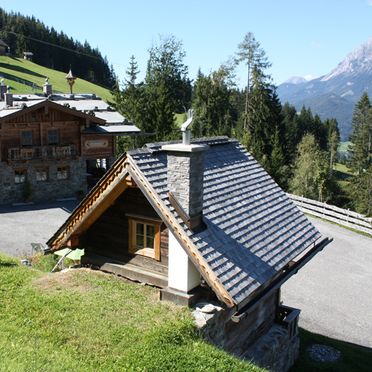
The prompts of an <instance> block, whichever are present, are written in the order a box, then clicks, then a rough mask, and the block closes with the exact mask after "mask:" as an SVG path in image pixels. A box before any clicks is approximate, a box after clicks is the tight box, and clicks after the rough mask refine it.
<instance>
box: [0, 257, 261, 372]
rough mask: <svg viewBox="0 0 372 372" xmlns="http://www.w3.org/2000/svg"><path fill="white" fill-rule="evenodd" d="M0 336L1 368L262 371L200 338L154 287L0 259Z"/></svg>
mask: <svg viewBox="0 0 372 372" xmlns="http://www.w3.org/2000/svg"><path fill="white" fill-rule="evenodd" d="M0 334H1V337H0V361H1V362H0V371H44V370H48V371H105V372H106V371H134V370H135V371H261V369H259V368H257V367H254V366H252V365H251V364H249V363H247V362H242V361H239V360H238V359H236V358H234V357H232V356H230V355H228V354H226V353H224V352H223V351H221V350H219V349H217V348H215V347H213V346H211V345H210V344H208V343H206V342H205V341H203V340H202V339H201V338H200V337H199V336H198V334H197V333H196V331H195V329H194V326H193V323H192V320H191V316H190V313H189V311H188V310H187V309H185V308H182V307H176V306H174V305H172V304H167V303H164V302H160V301H159V300H158V299H157V291H156V290H154V289H153V288H150V287H147V286H140V285H138V284H134V283H130V282H126V281H124V280H119V279H117V278H115V277H113V276H109V275H104V274H101V273H99V272H92V271H86V270H74V271H70V272H68V273H63V274H61V273H58V274H45V273H42V272H40V271H37V270H35V269H31V268H26V267H21V266H18V265H17V264H16V263H15V262H13V261H12V260H11V259H9V258H7V257H5V256H1V255H0ZM45 368H47V369H45Z"/></svg>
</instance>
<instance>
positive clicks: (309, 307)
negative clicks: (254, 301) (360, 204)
mask: <svg viewBox="0 0 372 372" xmlns="http://www.w3.org/2000/svg"><path fill="white" fill-rule="evenodd" d="M311 221H312V222H313V223H314V225H315V226H316V227H317V228H318V229H319V231H320V232H321V233H322V234H323V235H324V236H329V237H332V238H333V239H334V240H333V242H332V243H331V244H330V245H328V246H327V247H326V248H325V249H324V250H323V251H322V252H320V253H319V254H317V255H316V256H315V257H314V258H313V259H312V260H311V261H310V262H309V263H308V264H307V265H305V267H304V268H302V269H301V270H300V271H299V272H298V274H297V275H294V276H293V277H292V278H291V279H290V280H289V281H288V282H287V283H285V284H284V286H283V287H282V300H283V302H284V304H286V305H289V306H294V307H298V308H299V309H301V310H302V311H301V315H300V326H301V327H303V328H305V329H307V330H309V331H311V332H315V333H320V334H322V335H325V336H328V337H332V338H336V339H339V340H343V341H348V342H352V343H356V344H359V345H363V346H367V347H372V238H368V237H365V236H362V235H359V234H357V233H354V232H352V231H349V230H346V229H343V228H342V227H339V226H337V225H333V224H330V223H328V222H324V221H321V220H318V219H313V218H311Z"/></svg>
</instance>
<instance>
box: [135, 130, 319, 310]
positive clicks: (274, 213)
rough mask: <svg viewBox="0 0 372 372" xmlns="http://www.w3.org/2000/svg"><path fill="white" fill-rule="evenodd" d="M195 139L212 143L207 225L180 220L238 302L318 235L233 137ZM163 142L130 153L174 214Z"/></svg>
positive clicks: (206, 175) (208, 154)
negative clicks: (198, 228) (199, 229)
mask: <svg viewBox="0 0 372 372" xmlns="http://www.w3.org/2000/svg"><path fill="white" fill-rule="evenodd" d="M193 142H194V143H205V144H208V145H209V146H210V149H209V150H208V151H207V152H206V154H205V171H204V206H203V215H204V218H203V220H204V222H205V224H206V225H207V228H206V229H205V230H204V231H202V232H199V233H193V232H192V231H191V230H189V229H188V228H187V226H186V225H185V224H184V223H183V222H182V221H181V219H180V218H178V220H179V222H180V224H181V225H182V227H183V228H184V230H185V232H186V233H187V235H188V236H189V237H190V238H191V239H192V241H193V243H194V244H195V246H196V247H197V248H198V250H199V252H200V253H201V255H202V256H203V258H204V259H205V261H206V262H207V263H208V265H209V266H210V268H211V269H212V270H213V272H214V273H215V274H216V276H217V277H218V279H219V280H220V282H221V283H222V285H223V286H224V287H225V289H226V290H227V292H228V293H229V294H230V296H231V297H232V298H233V300H234V302H235V303H240V302H241V301H243V300H244V299H246V298H247V297H248V296H250V295H251V294H252V293H253V292H254V291H255V290H256V289H258V288H259V287H260V286H261V285H264V284H265V283H268V282H269V281H270V280H272V279H273V278H274V277H275V275H276V274H277V273H279V272H280V271H281V269H283V267H284V266H285V265H286V264H288V263H289V262H290V261H291V260H292V259H293V258H294V257H296V256H298V255H299V254H300V253H302V252H303V251H304V250H305V249H306V248H308V247H309V246H310V245H311V244H312V243H314V242H315V241H316V240H317V239H319V238H320V236H321V235H320V233H319V232H318V231H317V230H316V229H315V227H314V226H313V225H312V224H311V223H310V222H309V221H308V219H307V218H306V217H305V215H304V214H303V213H302V212H301V211H300V210H299V209H298V208H297V207H296V206H295V205H294V204H293V203H292V202H291V201H290V200H289V198H288V197H287V195H286V194H285V193H284V192H283V191H282V190H281V188H280V187H279V186H278V185H277V184H276V183H275V182H274V181H273V179H272V178H271V177H270V176H269V175H268V174H267V173H266V171H265V170H264V169H263V168H262V167H261V166H260V165H259V164H258V163H257V162H256V160H255V159H254V158H253V157H252V156H251V155H250V154H249V153H248V152H247V151H246V150H245V149H244V148H243V146H241V145H240V144H239V143H238V142H237V141H235V140H229V139H227V138H225V137H222V138H221V137H217V138H212V139H206V140H197V141H193ZM162 144H163V143H156V144H149V145H147V146H146V148H144V149H141V150H135V151H131V152H129V156H130V157H131V158H132V159H133V161H134V162H135V164H136V165H137V167H138V168H139V169H140V171H141V172H142V173H143V175H144V176H145V177H146V179H147V180H148V181H149V182H150V183H151V185H152V187H153V188H154V189H155V191H156V192H157V194H158V195H159V196H160V197H161V199H162V200H163V202H164V203H165V204H166V205H167V207H168V208H169V209H170V210H171V211H172V213H173V214H174V216H175V217H178V216H177V214H176V212H175V211H174V210H173V208H172V207H171V205H170V203H169V201H168V196H167V193H168V189H167V155H166V153H165V152H164V151H161V145H162Z"/></svg>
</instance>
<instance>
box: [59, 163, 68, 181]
mask: <svg viewBox="0 0 372 372" xmlns="http://www.w3.org/2000/svg"><path fill="white" fill-rule="evenodd" d="M69 177H70V167H69V166H63V167H57V180H67V179H68V178H69Z"/></svg>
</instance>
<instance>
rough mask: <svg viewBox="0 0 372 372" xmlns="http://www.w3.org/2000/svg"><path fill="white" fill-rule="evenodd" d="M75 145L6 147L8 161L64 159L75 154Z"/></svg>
mask: <svg viewBox="0 0 372 372" xmlns="http://www.w3.org/2000/svg"><path fill="white" fill-rule="evenodd" d="M76 155H77V151H76V147H75V145H67V146H33V147H12V148H9V149H8V161H17V160H33V159H65V158H69V157H72V156H76Z"/></svg>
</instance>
